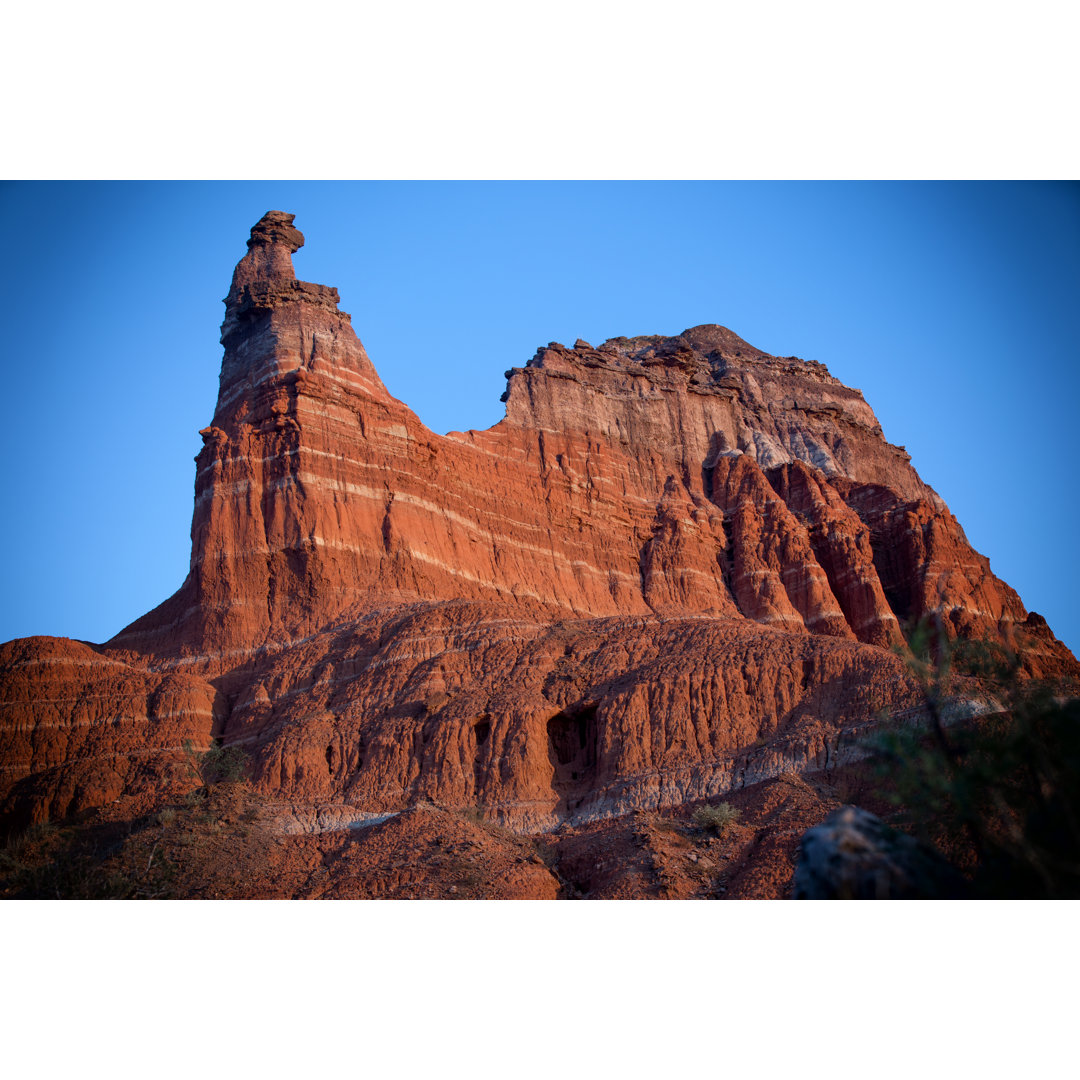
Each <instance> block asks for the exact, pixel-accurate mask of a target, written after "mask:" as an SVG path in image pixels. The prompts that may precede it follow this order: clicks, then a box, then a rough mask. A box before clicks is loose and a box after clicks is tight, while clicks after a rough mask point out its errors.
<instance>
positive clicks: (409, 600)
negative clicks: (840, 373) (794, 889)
mask: <svg viewBox="0 0 1080 1080" xmlns="http://www.w3.org/2000/svg"><path fill="white" fill-rule="evenodd" d="M292 222H293V216H292V215H291V214H284V213H280V212H271V213H268V214H266V215H265V216H264V217H263V218H262V220H261V221H259V222H258V223H257V224H256V225H255V227H254V228H253V229H252V231H251V238H250V240H249V241H248V252H247V254H246V255H245V256H244V257H243V258H242V259H241V260H240V262H239V264H238V265H237V267H236V271H235V273H234V276H233V281H232V287H231V288H230V290H229V294H228V297H227V298H226V300H225V305H226V313H225V320H224V323H223V325H222V333H221V341H222V344H223V346H224V350H225V352H224V359H223V362H222V368H221V380H220V389H219V394H218V401H217V407H216V409H215V412H214V416H213V419H212V421H211V423H210V424H209V426H208V427H206V428H205V429H204V430H203V431H202V432H201V434H202V437H203V443H204V445H203V448H202V451H201V453H200V454H199V456H198V458H197V460H196V473H195V508H194V515H193V518H192V526H191V538H192V550H191V566H190V571H189V573H188V576H187V579H186V580H185V582H184V583H183V585H182V586H181V587H180V589H179V590H178V591H177V593H176V594H175V595H174V596H172V597H171V598H170V599H168V600H166V601H165V602H164V603H163V604H161V605H160V606H159V607H157V608H155V609H154V610H153V611H151V612H150V613H149V614H147V615H145V616H144V617H142V618H141V619H139V620H137V621H136V622H135V623H133V624H132V625H131V626H129V627H127V628H126V629H125V630H123V631H122V632H121V633H120V634H118V635H117V636H116V637H115V638H113V639H112V640H111V641H110V642H107V643H106V644H105V645H102V646H90V645H86V644H81V643H73V642H70V641H65V640H58V639H42V638H36V639H28V640H26V641H18V642H13V643H9V644H8V645H6V646H4V647H3V652H2V653H0V681H2V683H3V687H4V693H3V699H2V700H3V703H4V704H3V706H2V709H0V753H2V758H3V768H4V772H3V773H2V774H0V776H2V777H3V779H2V780H0V806H2V807H3V810H4V812H5V813H6V814H7V815H8V817H9V819H10V820H15V819H16V818H17V819H18V820H20V821H24V820H25V821H28V820H43V819H45V818H49V817H56V816H62V815H64V814H66V813H69V812H72V811H74V810H77V809H80V808H85V807H88V806H93V805H100V804H102V803H104V802H107V801H111V800H115V799H120V800H129V801H130V803H131V805H132V806H133V807H135V806H141V805H144V804H147V802H148V800H152V799H153V798H154V797H155V793H156V794H158V795H160V793H161V791H162V790H166V789H168V788H169V785H182V784H183V782H184V779H183V756H182V751H181V749H180V748H181V746H182V743H183V740H184V739H192V740H194V742H195V743H196V744H197V745H200V746H206V745H208V744H209V742H210V740H211V739H216V740H218V741H219V742H221V741H224V743H226V744H229V745H232V744H235V745H239V746H242V747H244V748H245V749H246V750H248V751H249V752H250V756H251V761H252V765H253V774H254V779H255V782H256V785H257V786H258V787H259V788H260V789H261V790H262V791H264V792H265V793H266V794H267V795H268V796H269V795H273V796H274V797H275V798H277V799H283V800H287V801H289V802H290V803H291V804H293V805H294V806H295V808H296V815H297V820H298V821H304V820H327V819H328V818H327V816H328V815H329V819H332V820H335V821H340V822H345V821H350V820H351V821H360V820H363V819H364V818H365V817H367V816H372V815H385V814H386V813H387V812H392V811H398V810H402V809H404V808H406V807H409V806H412V805H415V804H417V803H418V802H419V801H421V800H429V801H431V802H433V803H438V804H441V805H443V806H450V807H455V806H457V807H461V806H472V805H479V806H482V807H484V808H485V809H486V812H487V813H489V814H490V815H491V816H492V817H494V818H496V819H499V820H502V821H503V822H505V823H508V824H511V825H513V826H514V827H516V828H520V829H545V828H551V827H554V826H555V825H557V824H558V823H559V822H564V821H574V822H584V821H589V820H595V819H598V818H603V817H606V816H610V815H615V814H621V813H625V812H627V811H630V810H634V809H642V808H654V807H657V806H670V805H674V804H678V803H682V802H685V801H687V800H691V799H695V798H702V797H705V796H708V795H713V794H717V793H722V792H725V791H728V790H730V789H732V788H738V787H741V786H744V785H747V784H751V783H753V782H754V781H755V780H760V779H763V778H766V777H770V776H776V775H778V774H780V773H782V772H784V771H786V770H790V769H797V770H798V769H813V768H815V767H822V766H824V765H825V764H828V763H829V762H835V761H836V760H838V758H843V757H844V755H848V756H851V755H857V754H858V753H859V752H860V751H859V745H858V744H859V737H860V734H861V733H862V732H864V731H865V730H866V729H867V728H868V727H869V726H872V725H873V724H874V723H875V722H876V721H877V719H878V717H879V716H880V714H881V711H882V710H884V709H886V708H890V709H892V710H893V711H894V712H896V711H898V710H899V711H903V710H907V711H908V712H907V715H910V716H912V717H916V716H917V715H918V712H919V709H920V696H919V690H918V687H917V686H916V685H915V684H914V683H913V681H912V680H911V679H910V678H909V677H908V674H907V669H906V667H905V664H904V662H903V661H902V659H901V658H900V657H899V656H898V655H896V654H895V653H894V652H893V651H891V647H892V646H897V645H900V644H902V642H903V633H904V630H905V628H906V627H909V626H911V625H912V624H914V623H915V622H916V621H917V620H918V619H920V618H921V617H924V616H934V617H936V618H937V620H938V621H939V623H940V625H941V628H942V630H943V632H945V633H946V634H949V635H953V636H960V637H969V638H977V637H990V638H994V639H1005V640H1007V641H1008V642H1010V643H1014V644H1017V643H1022V644H1024V645H1025V648H1026V656H1027V659H1026V661H1025V662H1026V664H1027V668H1028V671H1029V672H1030V673H1033V674H1048V675H1061V674H1074V673H1076V671H1077V665H1076V662H1075V660H1074V659H1073V658H1072V656H1071V654H1070V653H1069V652H1068V650H1067V649H1065V648H1064V646H1062V645H1061V644H1060V643H1058V642H1057V641H1056V639H1055V638H1054V637H1053V635H1052V634H1051V633H1050V631H1049V629H1048V628H1047V627H1046V624H1045V622H1044V621H1043V620H1041V619H1040V618H1039V617H1038V616H1036V615H1029V614H1028V613H1027V612H1026V611H1025V610H1024V607H1023V605H1022V604H1021V602H1020V599H1019V598H1018V597H1017V595H1016V594H1015V592H1013V590H1012V589H1010V588H1009V587H1008V586H1007V585H1006V584H1004V583H1003V582H1001V581H999V580H998V579H997V578H995V577H994V575H993V574H992V573H991V571H990V567H989V564H988V562H987V560H986V559H985V558H983V557H982V556H981V555H979V554H978V553H977V552H975V551H974V550H972V548H971V547H970V545H969V544H968V542H967V540H966V538H965V536H964V533H963V530H962V529H961V528H960V526H959V524H958V523H957V521H956V520H955V518H954V517H953V516H952V514H951V513H950V512H949V510H948V508H947V507H946V506H945V505H944V503H943V502H942V500H941V499H940V498H939V497H938V496H937V495H936V494H935V492H934V491H933V490H932V489H931V488H930V487H928V486H927V485H926V484H925V483H924V482H923V481H922V480H921V479H920V478H919V476H918V475H917V473H916V472H915V470H914V469H913V468H912V467H911V465H910V464H909V459H908V455H907V454H906V453H905V452H904V450H903V448H902V447H898V446H893V445H892V444H890V443H889V442H887V441H886V440H885V438H884V435H883V433H882V431H881V427H880V425H879V424H878V422H877V420H876V418H875V416H874V413H873V411H872V410H871V408H870V406H869V405H868V404H867V403H866V402H865V401H864V400H863V397H862V394H861V393H860V392H859V391H858V390H854V389H851V388H849V387H846V386H844V385H843V384H841V383H840V382H839V381H838V380H837V379H835V378H833V377H832V376H831V375H830V374H829V373H828V371H827V370H826V369H825V368H824V367H823V366H822V365H821V364H818V363H813V362H808V361H803V360H799V359H797V358H795V357H775V356H770V355H768V354H766V353H763V352H761V351H760V350H758V349H755V348H754V347H753V346H751V345H749V344H747V343H746V342H745V341H743V340H742V339H741V338H739V337H737V336H736V335H735V334H734V333H732V332H731V331H730V330H727V329H725V328H724V327H721V326H698V327H693V328H691V329H689V330H686V331H684V332H683V333H682V334H680V335H677V336H674V337H643V338H641V337H639V338H615V339H612V340H609V341H606V342H604V343H603V344H601V345H600V346H598V347H597V348H593V347H592V346H590V345H589V344H588V343H586V342H584V341H580V340H579V341H577V342H576V343H575V344H574V346H573V347H572V348H567V347H565V346H563V345H560V344H557V343H554V342H552V343H550V344H549V345H547V346H545V347H543V348H541V349H539V350H538V351H537V353H536V355H535V356H534V357H533V358H532V359H530V360H529V361H528V363H527V364H526V365H525V366H523V367H514V368H511V369H510V370H509V371H508V372H507V380H508V381H507V391H506V394H505V398H504V399H505V401H506V416H505V418H504V419H503V420H502V421H501V422H500V423H498V424H497V425H495V427H493V428H491V429H490V430H488V431H469V432H464V433H462V432H451V433H450V434H448V435H446V436H439V435H436V434H434V433H432V432H431V431H429V430H428V429H427V428H426V427H425V426H424V425H423V424H422V423H421V422H420V420H419V419H418V418H417V417H416V416H415V415H414V414H413V413H412V412H411V411H410V410H409V409H408V408H407V407H406V406H405V405H403V404H402V403H401V402H400V401H397V400H396V399H395V398H393V397H391V396H390V394H389V393H388V392H387V390H386V388H385V387H384V386H383V384H382V381H381V380H380V378H379V376H378V374H377V372H376V371H375V368H374V367H373V365H372V363H371V361H370V360H369V359H368V356H367V354H366V352H365V351H364V347H363V346H362V345H361V343H360V341H359V339H358V338H357V337H356V335H355V333H354V332H353V329H352V326H351V322H350V317H349V316H348V315H347V314H345V313H344V312H342V311H340V310H339V308H338V294H337V290H336V289H332V288H328V287H325V286H321V285H312V284H309V283H307V282H301V281H298V280H296V278H295V275H294V273H293V267H292V258H291V256H292V253H293V252H295V251H296V250H297V249H298V248H299V247H300V246H301V245H302V244H303V242H304V241H303V236H302V235H301V234H300V232H299V231H298V230H297V229H296V228H295V227H294V226H293V223H292ZM980 707H981V706H980V704H979V701H978V700H977V695H975V694H973V695H972V696H971V698H970V700H967V701H966V702H965V701H959V702H957V703H956V704H955V708H956V709H957V710H958V711H959V712H964V711H965V710H966V711H967V712H968V713H971V712H973V711H978V709H979V708H980ZM320 815H321V818H320Z"/></svg>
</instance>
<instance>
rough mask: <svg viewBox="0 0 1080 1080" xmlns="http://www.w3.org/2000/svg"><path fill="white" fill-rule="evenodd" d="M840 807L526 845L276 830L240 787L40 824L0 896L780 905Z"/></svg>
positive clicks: (765, 787) (5, 870)
mask: <svg viewBox="0 0 1080 1080" xmlns="http://www.w3.org/2000/svg"><path fill="white" fill-rule="evenodd" d="M837 779H838V778H836V777H834V778H833V780H834V781H836V780H837ZM841 795H842V791H841V790H839V789H838V788H837V787H836V786H835V783H828V782H826V780H825V779H824V778H821V777H819V778H811V779H809V780H805V779H802V778H800V777H798V776H796V775H794V774H791V775H786V776H782V777H780V778H778V779H776V780H772V781H768V782H765V783H762V784H757V785H754V786H753V787H751V788H747V789H745V790H743V791H741V792H737V793H735V794H732V795H731V796H729V797H728V799H727V800H726V801H727V802H728V803H729V805H731V806H732V807H734V808H736V809H737V810H738V811H739V817H738V819H737V820H736V821H735V822H734V823H733V824H731V825H730V826H728V827H727V828H725V829H722V830H718V829H716V828H715V827H709V826H707V825H703V824H698V823H696V822H695V821H694V818H693V813H694V810H695V809H696V807H694V806H685V807H680V808H679V809H677V810H673V811H670V812H661V813H656V812H646V811H638V812H635V813H632V814H628V815H625V816H623V817H619V818H615V819H611V820H607V821H603V822H597V823H594V824H591V825H587V826H584V827H581V828H571V827H563V828H560V829H558V830H556V831H554V832H551V833H543V834H534V835H519V834H516V833H513V832H511V831H509V830H508V829H505V828H503V827H501V826H499V825H497V824H494V823H493V822H491V821H485V820H484V818H483V817H482V815H481V814H480V813H478V812H476V811H456V810H446V809H443V808H441V807H438V806H436V805H433V804H420V805H419V806H416V807H413V808H411V809H409V810H406V811H404V812H402V813H400V814H397V815H395V816H393V817H391V818H389V819H387V820H385V821H382V822H379V823H377V824H373V825H369V826H366V827H363V828H339V829H330V830H327V831H324V832H318V833H310V834H300V835H294V834H287V833H282V832H281V831H280V808H279V807H277V806H275V805H273V804H269V803H267V802H265V801H264V800H262V799H261V798H260V797H259V796H257V795H256V794H255V793H254V792H253V791H252V790H251V788H250V787H249V786H248V785H247V784H246V783H244V782H232V783H224V784H219V785H216V786H214V787H213V788H211V789H210V790H208V791H207V790H205V789H203V790H201V791H195V792H192V793H191V794H190V795H189V796H188V797H186V798H184V799H182V800H180V801H179V802H177V803H175V804H172V805H168V806H165V807H162V808H160V809H158V810H155V811H152V812H149V813H145V814H141V815H138V816H136V817H133V818H124V817H122V816H120V815H119V814H117V813H116V812H110V811H109V809H107V808H106V809H103V810H95V811H92V812H89V813H88V814H86V815H84V816H83V820H81V821H76V822H71V823H67V824H63V825H45V826H36V827H34V828H32V829H31V830H29V831H28V832H26V833H24V834H22V835H21V836H19V837H17V838H14V839H12V840H9V842H8V844H7V846H6V847H5V849H4V851H3V855H2V870H0V897H3V898H5V899H20V898H21V899H30V898H40V899H50V898H56V899H68V898H70V899H95V898H98V899H100V898H117V899H120V898H132V899H135V898H143V899H151V898H162V899H163V898H174V899H256V898H265V899H287V898H298V899H355V900H359V899H394V900H403V899H438V900H454V899H457V900H479V899H507V900H510V899H516V900H525V899H534V900H557V899H563V900H572V899H586V900H615V899H681V900H691V899H718V900H719V899H728V900H734V899H783V898H785V897H787V896H788V895H789V893H790V891H791V879H792V874H793V871H794V866H795V858H796V855H797V851H798V843H799V839H800V838H801V836H802V834H803V833H804V832H805V830H806V829H807V828H809V827H811V826H812V825H815V824H817V823H818V822H820V821H821V820H822V818H823V817H824V816H825V815H826V814H827V813H828V812H829V811H830V810H833V809H835V808H837V807H838V806H839V805H840V804H841ZM698 805H699V806H700V805H703V804H698Z"/></svg>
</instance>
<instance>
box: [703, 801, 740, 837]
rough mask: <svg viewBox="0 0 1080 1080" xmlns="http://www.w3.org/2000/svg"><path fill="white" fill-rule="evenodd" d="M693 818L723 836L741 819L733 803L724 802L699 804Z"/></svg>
mask: <svg viewBox="0 0 1080 1080" xmlns="http://www.w3.org/2000/svg"><path fill="white" fill-rule="evenodd" d="M693 819H694V822H695V824H697V825H700V826H702V827H703V828H706V829H712V830H714V831H715V832H716V834H717V835H718V836H723V835H724V833H726V832H727V831H728V829H730V828H731V826H732V825H734V824H735V822H736V821H738V820H739V811H738V810H736V809H735V807H734V806H732V805H731V803H727V802H722V803H720V804H718V805H717V806H699V807H698V808H697V809H696V810H695V811H694V818H693Z"/></svg>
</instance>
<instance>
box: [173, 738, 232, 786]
mask: <svg viewBox="0 0 1080 1080" xmlns="http://www.w3.org/2000/svg"><path fill="white" fill-rule="evenodd" d="M182 745H183V749H184V759H185V761H186V763H187V767H188V770H189V772H190V773H191V774H192V776H193V777H194V778H195V779H196V780H197V781H198V782H199V784H200V785H201V786H202V787H204V788H207V789H209V788H212V787H214V786H215V785H216V784H223V783H228V782H231V781H236V780H243V779H244V778H245V776H246V775H247V754H246V753H245V752H244V751H243V750H242V749H240V747H239V746H211V747H210V748H209V749H208V750H197V749H196V748H195V744H194V743H193V742H192V741H191V739H185V740H184V742H183V744H182Z"/></svg>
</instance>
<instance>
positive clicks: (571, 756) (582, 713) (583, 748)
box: [547, 703, 599, 810]
mask: <svg viewBox="0 0 1080 1080" xmlns="http://www.w3.org/2000/svg"><path fill="white" fill-rule="evenodd" d="M596 710H597V706H596V704H595V703H589V704H582V705H578V706H575V707H573V708H570V709H566V710H564V711H562V712H559V713H556V714H555V715H554V716H553V717H551V719H550V720H548V722H547V734H548V758H549V760H550V761H551V765H552V769H553V775H552V780H551V786H552V787H553V788H554V790H555V792H556V794H557V795H558V796H559V808H560V809H564V810H575V809H577V807H578V806H580V805H581V803H582V802H583V801H584V799H585V796H586V795H587V794H588V793H589V791H591V790H592V788H593V787H594V786H595V781H596V764H597V744H598V741H599V731H598V727H597V721H596Z"/></svg>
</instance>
